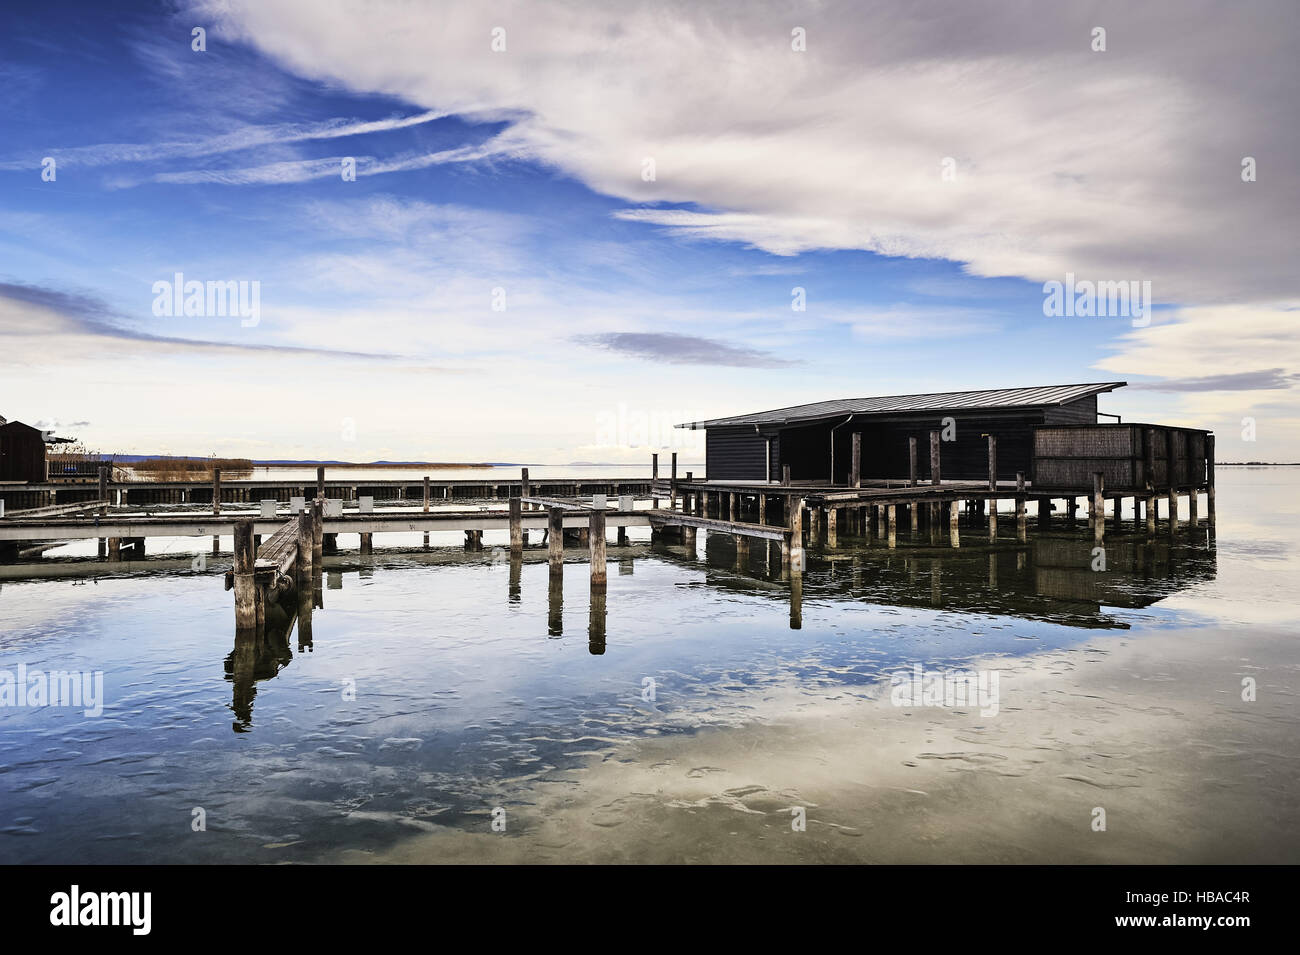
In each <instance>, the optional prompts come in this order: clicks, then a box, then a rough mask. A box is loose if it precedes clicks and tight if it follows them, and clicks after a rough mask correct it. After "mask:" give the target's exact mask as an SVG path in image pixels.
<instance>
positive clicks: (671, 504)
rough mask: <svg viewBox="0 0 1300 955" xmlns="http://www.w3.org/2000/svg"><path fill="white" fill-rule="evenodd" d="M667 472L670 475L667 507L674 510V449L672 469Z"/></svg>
mask: <svg viewBox="0 0 1300 955" xmlns="http://www.w3.org/2000/svg"><path fill="white" fill-rule="evenodd" d="M669 474H670V475H671V476H670V477H669V480H668V509H669V510H670V511H675V510H677V452H676V451H674V452H673V458H672V470H671V471H670V472H669Z"/></svg>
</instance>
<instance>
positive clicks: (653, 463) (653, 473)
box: [650, 454, 659, 509]
mask: <svg viewBox="0 0 1300 955" xmlns="http://www.w3.org/2000/svg"><path fill="white" fill-rule="evenodd" d="M658 480H659V455H657V454H652V455H650V493H651V494H653V493H654V486H655V483H656V482H657V481H658ZM650 506H651V507H654V508H656V509H657V508H658V507H659V498H657V497H652V498H651V499H650Z"/></svg>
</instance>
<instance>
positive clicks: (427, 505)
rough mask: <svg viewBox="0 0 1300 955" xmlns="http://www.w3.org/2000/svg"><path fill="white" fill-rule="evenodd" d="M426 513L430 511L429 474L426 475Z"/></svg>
mask: <svg viewBox="0 0 1300 955" xmlns="http://www.w3.org/2000/svg"><path fill="white" fill-rule="evenodd" d="M424 513H426V514H428V513H429V475H427V474H426V475H425V476H424Z"/></svg>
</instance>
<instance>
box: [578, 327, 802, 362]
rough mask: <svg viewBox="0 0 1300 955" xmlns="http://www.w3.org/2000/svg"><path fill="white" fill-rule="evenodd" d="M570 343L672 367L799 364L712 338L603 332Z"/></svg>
mask: <svg viewBox="0 0 1300 955" xmlns="http://www.w3.org/2000/svg"><path fill="white" fill-rule="evenodd" d="M574 341H576V342H578V343H580V344H583V345H591V346H594V347H597V348H605V349H608V350H610V351H613V352H618V353H619V354H622V355H627V356H629V357H632V358H643V359H646V360H647V361H666V362H669V363H670V364H674V365H723V366H730V367H734V368H783V367H786V366H788V365H796V364H799V362H796V361H791V360H787V359H784V358H777V357H776V356H775V355H770V354H768V353H766V352H761V351H757V350H755V349H751V348H737V347H736V346H734V345H728V344H727V343H726V342H720V341H715V340H714V339H712V338H699V337H696V336H694V335H677V334H673V333H665V332H606V333H603V334H599V335H578V336H575V337H574Z"/></svg>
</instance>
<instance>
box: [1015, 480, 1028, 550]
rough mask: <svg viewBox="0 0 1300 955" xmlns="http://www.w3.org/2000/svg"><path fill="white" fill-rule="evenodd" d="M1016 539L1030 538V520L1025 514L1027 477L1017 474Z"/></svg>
mask: <svg viewBox="0 0 1300 955" xmlns="http://www.w3.org/2000/svg"><path fill="white" fill-rule="evenodd" d="M1016 537H1017V538H1018V539H1020V540H1022V541H1023V540H1027V539H1028V538H1029V520H1028V517H1027V516H1026V514H1025V475H1024V472H1023V471H1017V472H1016Z"/></svg>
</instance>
